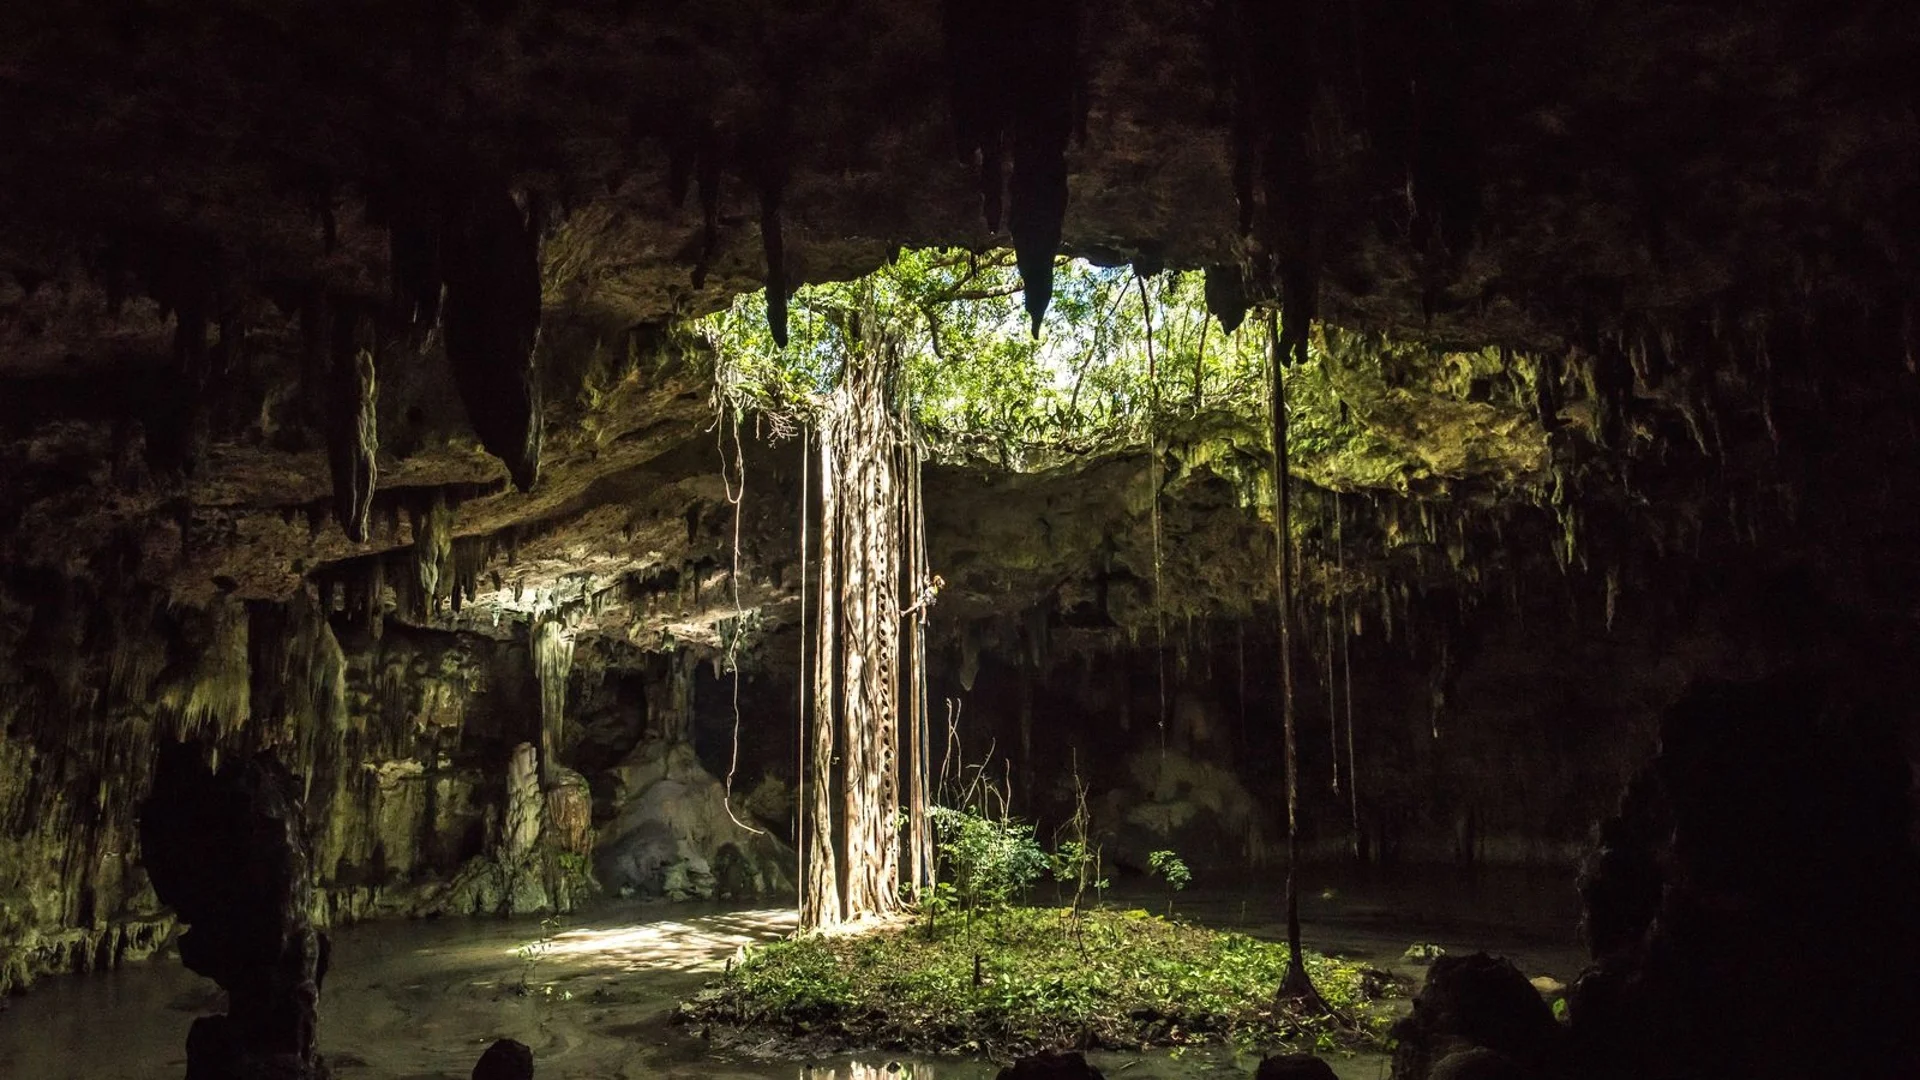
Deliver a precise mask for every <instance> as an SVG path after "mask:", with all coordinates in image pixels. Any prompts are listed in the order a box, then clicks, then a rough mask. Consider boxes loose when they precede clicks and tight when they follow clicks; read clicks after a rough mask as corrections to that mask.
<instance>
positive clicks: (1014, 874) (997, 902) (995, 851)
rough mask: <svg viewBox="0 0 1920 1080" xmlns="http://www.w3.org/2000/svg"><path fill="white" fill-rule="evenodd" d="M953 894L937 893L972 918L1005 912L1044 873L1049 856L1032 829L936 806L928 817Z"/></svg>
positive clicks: (1023, 823) (1023, 825)
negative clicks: (1001, 909)
mask: <svg viewBox="0 0 1920 1080" xmlns="http://www.w3.org/2000/svg"><path fill="white" fill-rule="evenodd" d="M928 815H929V816H930V817H931V818H932V820H933V829H934V839H935V843H936V847H937V849H938V851H939V853H940V859H941V862H942V864H943V865H944V866H945V868H946V870H947V873H948V881H947V882H946V883H945V884H950V885H951V887H952V888H951V891H950V892H948V893H945V894H942V893H941V892H940V891H939V890H936V891H935V900H936V902H940V901H941V900H942V898H943V896H945V897H949V898H951V900H952V902H953V903H954V904H955V905H957V906H958V907H960V908H962V909H964V910H967V911H969V912H973V911H982V910H987V909H991V908H998V907H1004V906H1005V905H1007V904H1009V903H1011V902H1012V901H1013V900H1015V899H1016V898H1018V897H1021V896H1024V895H1025V893H1026V891H1027V889H1028V888H1029V887H1031V886H1032V885H1033V883H1034V882H1035V881H1037V880H1039V878H1040V875H1042V874H1044V873H1046V871H1047V868H1048V863H1049V860H1048V859H1047V853H1046V852H1045V851H1042V850H1041V848H1040V845H1039V844H1038V843H1035V842H1034V839H1033V826H1032V825H1030V824H1027V823H1026V822H1021V821H1012V820H1006V819H1001V820H995V819H993V818H989V817H984V816H982V815H979V814H975V813H971V812H969V811H965V810H955V809H952V808H951V807H945V806H936V807H933V808H931V809H930V810H929V811H928Z"/></svg>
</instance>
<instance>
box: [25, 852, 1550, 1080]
mask: <svg viewBox="0 0 1920 1080" xmlns="http://www.w3.org/2000/svg"><path fill="white" fill-rule="evenodd" d="M1302 897H1303V899H1302V905H1301V910H1302V917H1303V921H1304V924H1305V928H1306V929H1305V936H1306V938H1307V943H1308V946H1309V947H1311V948H1317V949H1322V950H1324V951H1328V952H1337V953H1340V954H1343V955H1348V956H1354V957H1359V958H1364V959H1366V960H1367V961H1368V962H1370V963H1372V964H1374V965H1375V966H1379V967H1383V968H1388V969H1393V970H1399V971H1401V972H1404V973H1407V974H1409V975H1411V976H1413V977H1415V978H1417V977H1418V974H1419V971H1418V969H1417V968H1413V967H1411V966H1409V965H1407V964H1406V963H1404V962H1403V961H1402V960H1401V954H1402V953H1403V952H1404V951H1405V950H1406V948H1407V946H1408V945H1410V944H1413V943H1415V942H1425V943H1435V944H1439V945H1441V946H1443V947H1445V948H1446V949H1448V950H1449V951H1467V952H1471V951H1474V950H1477V949H1483V948H1484V949H1487V950H1489V951H1492V952H1497V953H1503V954H1505V955H1507V956H1510V957H1512V958H1513V959H1514V960H1515V962H1516V963H1518V964H1519V965H1520V966H1521V968H1522V969H1523V970H1524V971H1526V973H1527V974H1528V975H1529V976H1534V975H1548V976H1551V977H1554V978H1557V979H1559V980H1561V981H1571V979H1572V977H1573V976H1574V975H1575V974H1577V973H1578V971H1579V968H1580V964H1581V960H1582V955H1581V953H1580V952H1579V950H1578V949H1577V947H1576V943H1575V939H1574V921H1575V918H1576V917H1577V914H1578V909H1577V903H1576V901H1575V898H1574V895H1573V884H1572V873H1571V871H1567V872H1564V873H1561V872H1555V873H1534V874H1519V873H1486V872H1483V873H1480V874H1475V875H1460V874H1455V873H1452V872H1448V871H1441V872H1423V873H1403V874H1400V875H1397V876H1391V877H1382V876H1367V877H1356V876H1353V875H1350V874H1337V875H1336V874H1327V873H1320V874H1313V873H1305V874H1303V888H1302ZM1036 899H1045V897H1037V898H1036ZM1109 899H1110V901H1111V902H1115V903H1122V904H1126V905H1127V906H1139V907H1151V908H1154V909H1156V910H1160V909H1163V908H1164V907H1165V906H1166V904H1167V902H1168V900H1169V899H1172V901H1173V903H1174V908H1175V911H1176V913H1177V914H1179V915H1182V916H1184V917H1187V918H1190V919H1193V920H1195V921H1199V922H1204V923H1208V924H1211V925H1216V926H1221V927H1225V928H1231V929H1238V930H1243V931H1245V932H1248V933H1251V934H1255V935H1257V936H1263V937H1280V936H1283V935H1284V923H1283V921H1282V909H1281V905H1280V897H1279V896H1278V895H1277V892H1276V890H1275V889H1274V887H1272V886H1266V885H1262V886H1260V887H1251V886H1249V887H1245V888H1215V889H1211V890H1199V889H1195V890H1189V891H1187V892H1184V893H1181V894H1179V895H1177V896H1175V897H1171V898H1169V897H1168V896H1167V894H1165V893H1164V892H1158V891H1154V890H1152V889H1137V890H1127V891H1124V892H1122V893H1120V894H1118V895H1115V896H1113V897H1110V898H1109ZM793 927H794V917H793V913H792V912H791V911H790V910H771V909H769V910H737V909H726V908H721V907H698V906H689V905H677V906H664V905H622V906H613V907H608V908H604V909H601V910H599V911H596V912H594V913H592V914H590V915H586V916H581V917H577V918H571V919H568V920H565V921H564V922H563V923H562V924H561V925H560V926H559V928H558V932H557V933H555V934H554V936H553V937H552V938H551V939H550V942H549V944H547V946H546V947H544V948H537V951H538V955H534V953H535V951H536V950H535V949H530V948H529V947H528V946H529V944H530V943H532V942H535V941H537V940H538V939H539V938H540V936H541V926H540V924H539V922H538V921H537V920H513V921H505V920H502V921H486V920H436V921H425V922H405V923H375V924H370V925H366V926H359V927H351V928H348V929H346V930H343V931H340V932H339V933H337V934H336V935H335V938H334V952H333V971H332V973H331V974H330V975H329V976H328V979H327V985H326V988H325V993H324V994H323V996H322V1006H321V1007H322V1013H321V1018H320V1025H321V1026H320V1042H321V1048H322V1050H323V1051H324V1052H325V1054H326V1055H327V1058H328V1061H329V1063H330V1064H331V1065H332V1067H333V1070H334V1074H335V1076H337V1077H339V1078H340V1080H457V1078H464V1077H467V1076H469V1075H470V1074H471V1072H472V1069H473V1063H474V1062H475V1061H476V1060H478V1059H479V1057H480V1053H481V1051H483V1050H484V1049H486V1047H487V1045H488V1044H489V1043H491V1042H492V1041H493V1040H494V1039H497V1038H514V1039H519V1040H520V1041H521V1042H524V1043H526V1044H527V1045H529V1046H531V1047H532V1048H533V1051H534V1055H535V1061H536V1070H537V1075H539V1076H540V1077H542V1078H554V1077H565V1078H571V1080H602V1078H606V1080H612V1078H627V1077H669V1078H676V1080H730V1078H735V1077H742V1078H744V1077H755V1078H758V1077H766V1078H777V1080H987V1078H991V1077H992V1076H993V1075H994V1074H995V1073H996V1072H997V1071H998V1068H999V1064H998V1063H995V1062H990V1061H976V1060H967V1059H951V1060H924V1059H914V1058H903V1057H898V1056H888V1055H872V1056H861V1057H841V1058H834V1059H824V1060H818V1061H813V1062H783V1061H770V1060H761V1059H757V1058H755V1057H753V1056H751V1055H750V1054H744V1053H728V1054H720V1053H715V1052H713V1051H712V1050H711V1049H710V1048H709V1047H708V1046H707V1045H706V1044H705V1043H703V1042H701V1041H700V1040H699V1039H698V1038H697V1037H696V1036H695V1035H694V1034H693V1033H690V1032H688V1031H686V1030H684V1029H681V1028H677V1027H675V1026H673V1025H672V1024H670V1023H669V1022H668V1016H669V1014H670V1013H671V1011H672V1009H673V1006H674V1005H675V1004H676V1003H678V1002H679V1001H681V1000H682V999H684V998H686V997H688V996H690V995H691V994H692V993H693V992H694V991H696V990H698V989H699V988H700V986H701V985H702V984H704V983H705V982H706V981H707V980H708V979H710V978H712V977H713V976H714V975H715V974H717V973H718V972H719V971H720V970H721V969H722V968H723V967H724V966H725V964H726V963H727V960H728V959H729V958H730V957H732V956H733V955H734V954H735V953H736V952H737V951H738V950H739V949H740V947H741V946H743V945H746V944H749V943H752V942H756V941H765V940H770V939H773V938H777V937H779V936H781V935H782V934H785V933H789V932H791V930H792V929H793ZM523 986H527V987H532V988H533V989H532V992H525V991H523V989H522V987H523ZM220 1008H221V1003H220V993H219V991H218V989H217V988H216V987H215V986H214V985H213V984H212V983H211V982H209V981H208V980H205V979H202V978H200V977H198V976H195V975H193V974H191V973H190V972H187V971H186V970H185V969H183V968H181V967H180V965H179V963H178V961H176V960H172V959H161V960H156V961H154V962H152V963H148V964H145V965H139V966H134V967H129V968H127V969H125V970H122V971H118V972H112V973H107V974H101V975H91V976H69V977H63V978H55V979H48V980H44V981H42V982H41V983H39V984H38V985H36V986H35V987H34V988H33V990H32V991H31V992H30V993H28V994H26V995H24V996H22V997H17V998H13V999H11V1000H0V1077H3V1078H7V1080H12V1078H15V1077H19V1078H27V1077H34V1078H46V1080H68V1078H71V1080H83V1078H84V1080H159V1078H175V1077H179V1076H182V1075H184V1073H185V1069H186V1053H185V1042H186V1032H187V1027H188V1025H189V1024H191V1023H192V1021H193V1018H194V1017H195V1016H198V1015H202V1014H204V1013H208V1012H215V1011H218V1010H219V1009H220ZM1090 1057H1092V1058H1093V1060H1094V1064H1095V1065H1097V1066H1098V1067H1099V1068H1100V1069H1101V1070H1102V1071H1103V1072H1104V1073H1105V1074H1106V1075H1107V1077H1108V1078H1109V1080H1119V1078H1121V1077H1125V1078H1126V1080H1177V1078H1188V1077H1201V1076H1227V1075H1240V1076H1245V1075H1249V1074H1250V1073H1251V1071H1252V1065H1253V1061H1252V1060H1251V1059H1242V1060H1238V1061H1236V1060H1234V1059H1233V1057H1232V1055H1231V1054H1229V1053H1203V1052H1198V1051H1188V1052H1186V1053H1184V1054H1176V1053H1169V1052H1167V1051H1159V1052H1156V1053H1149V1054H1125V1053H1121V1054H1098V1055H1090ZM1334 1065H1335V1068H1336V1071H1337V1072H1338V1073H1339V1074H1340V1076H1341V1077H1342V1078H1343V1080H1375V1078H1378V1077H1383V1076H1385V1075H1386V1063H1385V1060H1384V1058H1382V1057H1380V1056H1379V1055H1356V1056H1353V1057H1348V1058H1344V1059H1341V1060H1337V1061H1335V1062H1334Z"/></svg>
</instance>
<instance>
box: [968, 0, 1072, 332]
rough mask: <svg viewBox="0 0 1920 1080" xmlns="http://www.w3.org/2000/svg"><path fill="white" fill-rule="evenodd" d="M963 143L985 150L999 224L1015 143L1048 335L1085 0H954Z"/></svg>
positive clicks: (1021, 249) (984, 189) (990, 202)
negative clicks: (1004, 177)
mask: <svg viewBox="0 0 1920 1080" xmlns="http://www.w3.org/2000/svg"><path fill="white" fill-rule="evenodd" d="M943 9H944V14H945V27H946V44H947V62H948V70H949V72H950V73H951V76H952V80H953V82H952V91H951V102H952V108H953V118H954V128H955V136H956V143H957V145H958V148H959V150H960V153H961V155H962V157H963V159H966V160H968V161H969V162H971V161H972V160H973V159H976V158H977V159H978V164H979V168H980V190H981V193H982V204H983V210H984V212H985V214H986V217H987V224H988V228H989V230H994V229H997V228H998V227H999V206H1000V200H999V188H1000V170H1001V162H1002V155H1003V154H1004V153H1005V150H1006V149H1007V148H1008V147H1009V146H1010V147H1011V150H1012V157H1013V175H1012V178H1011V180H1010V181H1009V182H1008V185H1007V186H1008V194H1009V196H1010V198H1009V204H1010V205H1009V213H1008V215H1007V217H1008V226H1009V229H1010V231H1011V232H1012V233H1013V247H1014V252H1015V257H1016V261H1017V263H1018V265H1019V267H1020V278H1021V281H1022V282H1023V283H1024V287H1025V290H1026V297H1025V300H1026V308H1027V314H1028V317H1029V318H1030V319H1031V320H1032V325H1033V332H1034V334H1035V335H1036V336H1038V334H1039V332H1040V321H1041V319H1042V317H1043V316H1045V315H1046V312H1047V307H1048V305H1049V304H1050V303H1051V302H1052V297H1053V260H1054V256H1055V255H1056V254H1058V252H1059V250H1060V238H1061V232H1062V228H1063V225H1064V223H1065V220H1066V210H1067V165H1066V151H1067V144H1068V142H1069V141H1070V140H1071V138H1072V136H1073V132H1074V96H1075V83H1076V80H1077V78H1078V64H1079V62H1078V54H1079V38H1080V4H1079V0H1027V2H1024V3H1015V2H1012V0H992V2H988V3H976V2H971V0H944V3H943Z"/></svg>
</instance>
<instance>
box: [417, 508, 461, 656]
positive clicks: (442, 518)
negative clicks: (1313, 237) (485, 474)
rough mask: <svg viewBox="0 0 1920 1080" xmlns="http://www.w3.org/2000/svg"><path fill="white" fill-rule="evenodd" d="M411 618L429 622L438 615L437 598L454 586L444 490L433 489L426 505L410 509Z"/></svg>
mask: <svg viewBox="0 0 1920 1080" xmlns="http://www.w3.org/2000/svg"><path fill="white" fill-rule="evenodd" d="M410 516H411V518H412V521H413V551H412V554H411V558H412V562H413V582H412V585H413V588H414V590H415V591H414V595H413V604H412V605H411V608H412V612H413V617H414V618H415V619H417V620H419V621H420V622H422V623H427V622H431V621H432V620H433V619H435V618H437V617H438V616H439V614H440V600H441V598H442V597H443V596H445V595H446V593H447V591H448V589H449V588H450V587H451V586H452V585H453V573H452V571H453V510H452V508H451V507H449V506H448V505H447V498H446V495H445V493H444V492H442V491H441V490H440V489H438V488H435V489H434V490H433V493H432V494H431V495H429V496H428V497H427V499H426V502H425V505H424V506H420V507H418V508H415V509H413V511H412V513H411V515H410Z"/></svg>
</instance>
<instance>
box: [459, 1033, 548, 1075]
mask: <svg viewBox="0 0 1920 1080" xmlns="http://www.w3.org/2000/svg"><path fill="white" fill-rule="evenodd" d="M473 1080H533V1051H532V1050H530V1049H528V1048H527V1044H525V1043H522V1042H515V1041H514V1040H512V1039H501V1040H499V1041H497V1042H495V1043H494V1044H493V1045H492V1046H489V1047H487V1052H486V1053H484V1054H481V1055H480V1061H479V1063H478V1064H476V1065H475V1066H474V1067H473Z"/></svg>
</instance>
